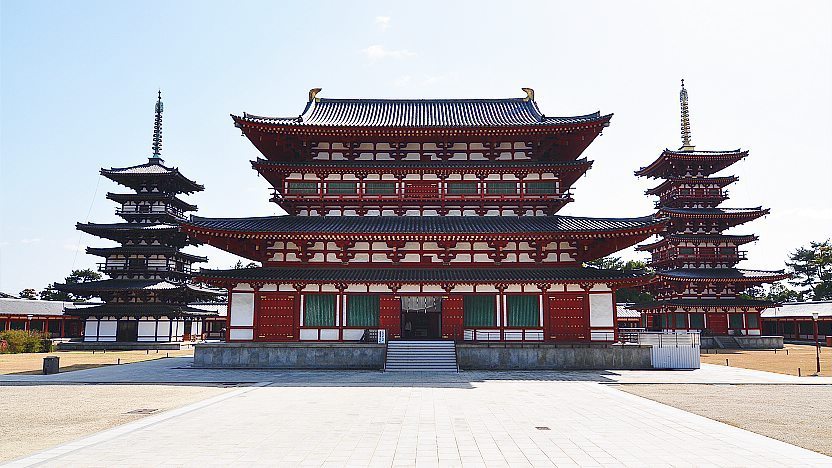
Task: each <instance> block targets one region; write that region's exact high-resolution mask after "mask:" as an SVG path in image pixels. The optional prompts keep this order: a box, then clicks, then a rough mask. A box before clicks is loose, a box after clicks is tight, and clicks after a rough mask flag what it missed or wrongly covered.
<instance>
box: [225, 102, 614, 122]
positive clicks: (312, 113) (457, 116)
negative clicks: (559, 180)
mask: <svg viewBox="0 0 832 468" xmlns="http://www.w3.org/2000/svg"><path fill="white" fill-rule="evenodd" d="M232 117H233V118H234V120H235V121H245V122H252V123H263V124H272V125H287V126H319V127H442V128H447V127H525V126H572V125H575V124H582V123H595V122H601V121H604V120H609V118H610V117H611V115H606V116H602V115H601V114H600V112H595V113H592V114H587V115H580V116H573V117H548V116H546V115H544V114H543V113H542V112H540V109H539V108H538V106H537V103H536V102H535V101H534V100H531V99H528V98H508V99H327V98H315V99H312V100H311V101H309V102H308V103H307V104H306V108H304V109H303V112H301V114H300V115H299V116H297V117H262V116H257V115H252V114H248V113H244V114H243V116H242V117H238V116H232Z"/></svg>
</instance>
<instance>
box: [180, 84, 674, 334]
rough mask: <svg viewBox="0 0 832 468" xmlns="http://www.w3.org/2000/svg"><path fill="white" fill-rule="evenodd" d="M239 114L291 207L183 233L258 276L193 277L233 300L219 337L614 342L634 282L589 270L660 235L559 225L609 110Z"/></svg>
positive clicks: (195, 225) (259, 166)
mask: <svg viewBox="0 0 832 468" xmlns="http://www.w3.org/2000/svg"><path fill="white" fill-rule="evenodd" d="M320 91H321V90H320V89H317V88H316V89H313V90H311V91H310V92H309V96H308V101H307V102H306V104H305V107H304V108H303V110H302V111H301V112H300V114H299V115H297V116H295V117H263V116H259V115H252V114H246V113H244V114H243V115H240V116H238V115H233V116H232V118H233V121H234V125H235V126H236V127H237V128H238V129H240V130H241V131H242V133H243V135H244V136H245V137H246V138H247V139H248V140H249V141H250V142H251V144H253V145H254V146H255V148H257V150H258V151H259V152H260V154H261V155H262V157H259V158H257V159H256V160H255V161H252V162H251V164H252V167H253V168H254V169H255V170H256V171H257V173H258V174H259V175H261V176H262V177H264V178H265V179H266V180H267V181H268V182H269V183H270V184H271V185H272V187H273V194H272V197H271V200H272V201H273V202H274V203H276V204H278V205H279V206H280V207H281V208H282V209H284V210H285V211H286V212H287V213H288V215H286V216H272V217H243V218H204V217H197V216H192V217H191V219H190V220H189V221H186V222H184V223H183V224H182V230H183V231H184V232H185V233H187V234H188V235H189V236H192V237H194V238H196V239H197V240H198V241H201V242H204V243H207V244H210V245H212V246H214V247H217V248H220V249H222V250H225V251H228V252H231V253H233V254H236V255H239V256H241V257H245V258H247V259H250V260H252V261H254V262H258V263H259V264H260V265H261V266H258V267H253V268H245V269H230V270H202V271H201V272H200V273H199V275H198V279H199V280H201V281H205V282H207V283H209V284H211V285H214V286H218V287H221V288H225V289H227V290H228V293H229V294H228V299H229V306H228V312H229V313H228V319H227V320H228V322H227V330H226V339H227V341H228V342H230V343H234V342H307V343H310V344H311V343H312V342H356V341H362V340H363V341H368V339H374V337H375V336H376V334H383V336H385V337H386V339H388V340H391V343H392V342H393V341H399V340H419V341H429V340H446V341H450V340H455V341H457V342H461V341H463V342H464V341H471V342H482V341H488V342H505V343H508V342H518V343H521V342H553V343H587V344H589V343H612V342H615V341H617V339H618V336H617V333H618V332H617V330H616V320H615V310H616V308H615V300H614V293H615V291H616V289H618V288H621V287H633V286H638V285H641V284H645V283H646V282H647V281H649V279H650V278H649V275H647V274H646V273H643V272H626V271H618V270H604V269H598V268H592V267H588V266H586V262H589V261H591V260H595V259H598V258H601V257H604V256H606V255H609V254H611V253H614V252H617V251H619V250H621V249H624V248H627V247H630V246H633V245H635V244H637V243H639V242H641V241H644V240H645V239H647V238H649V237H650V236H652V235H654V234H657V233H659V232H660V231H662V230H663V229H664V228H665V223H666V222H665V221H664V220H662V219H659V218H657V217H655V216H654V215H652V214H648V215H646V216H642V217H635V218H590V217H572V216H561V215H558V214H557V213H558V211H559V210H560V209H561V208H562V207H563V206H564V205H566V204H567V203H570V202H572V201H573V196H572V192H571V187H572V186H573V184H575V183H576V181H577V180H578V179H579V178H580V176H581V175H583V174H584V173H585V172H586V171H587V170H589V169H590V168H591V166H592V164H593V162H592V161H590V160H588V159H586V157H584V156H583V153H584V151H585V150H586V149H587V147H588V146H589V145H590V144H591V143H592V142H593V141H594V140H595V139H596V138H597V137H598V136H600V135H601V133H602V131H603V130H604V128H606V127H607V126H609V124H610V120H611V118H612V115H602V114H600V113H598V112H596V113H592V114H587V115H580V116H568V117H552V116H550V115H546V114H544V113H543V112H542V111H541V109H540V108H539V107H538V105H537V103H536V102H535V97H534V91H533V90H532V89H529V88H524V89H523V91H524V93H525V96H523V97H516V98H507V99H414V100H403V99H392V100H388V99H329V98H322V97H319V96H318V94H319V93H320Z"/></svg>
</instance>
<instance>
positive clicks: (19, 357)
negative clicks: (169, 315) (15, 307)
mask: <svg viewBox="0 0 832 468" xmlns="http://www.w3.org/2000/svg"><path fill="white" fill-rule="evenodd" d="M193 353H194V351H193V350H192V349H183V350H176V351H163V350H160V351H159V352H158V353H157V352H156V351H155V350H151V351H150V353H149V354H148V353H147V351H107V352H106V353H105V352H103V351H96V352H95V353H94V354H93V352H92V351H56V352H54V353H21V354H0V374H40V373H42V372H43V358H44V356H58V357H60V358H61V360H60V364H61V368H60V371H61V372H70V371H75V370H81V369H90V368H92V367H101V366H110V365H116V364H118V363H119V360H121V364H128V363H131V362H140V361H147V360H150V359H160V358H164V357H165V356H170V357H174V356H190V355H192V354H193Z"/></svg>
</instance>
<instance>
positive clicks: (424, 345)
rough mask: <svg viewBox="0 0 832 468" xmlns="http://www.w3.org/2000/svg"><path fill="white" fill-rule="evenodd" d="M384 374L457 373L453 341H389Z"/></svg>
mask: <svg viewBox="0 0 832 468" xmlns="http://www.w3.org/2000/svg"><path fill="white" fill-rule="evenodd" d="M384 370H385V371H386V372H402V371H403V372H407V371H410V372H414V371H427V372H459V368H458V367H457V365H456V346H455V344H454V342H453V341H403V340H402V341H390V342H389V343H387V362H386V363H385V365H384Z"/></svg>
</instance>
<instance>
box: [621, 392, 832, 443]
mask: <svg viewBox="0 0 832 468" xmlns="http://www.w3.org/2000/svg"><path fill="white" fill-rule="evenodd" d="M615 388H617V389H619V390H622V391H625V392H628V393H632V394H634V395H638V396H641V397H644V398H648V399H650V400H653V401H658V402H659V403H664V404H666V405H670V406H673V407H676V408H679V409H682V410H685V411H689V412H691V413H694V414H698V415H700V416H705V417H706V418H710V419H715V420H717V421H721V422H724V423H726V424H730V425H732V426H736V427H739V428H742V429H746V430H749V431H752V432H756V433H757V434H762V435H764V436H768V437H771V438H773V439H777V440H781V441H783V442H787V443H790V444H793V445H797V446H799V447H803V448H806V449H809V450H814V451H815V452H819V453H823V454H825V455H830V456H832V418H830V417H829V405H830V403H829V401H830V397H832V386H830V385H690V384H673V385H666V384H656V385H641V384H638V385H616V386H615Z"/></svg>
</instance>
